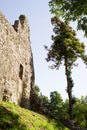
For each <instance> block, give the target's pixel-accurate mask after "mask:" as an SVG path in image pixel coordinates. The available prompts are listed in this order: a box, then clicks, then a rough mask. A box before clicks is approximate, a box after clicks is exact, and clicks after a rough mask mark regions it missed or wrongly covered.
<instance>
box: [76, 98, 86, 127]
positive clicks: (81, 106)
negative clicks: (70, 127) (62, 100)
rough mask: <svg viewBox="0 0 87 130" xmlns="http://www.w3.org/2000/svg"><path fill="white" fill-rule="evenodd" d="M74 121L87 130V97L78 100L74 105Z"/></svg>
mask: <svg viewBox="0 0 87 130" xmlns="http://www.w3.org/2000/svg"><path fill="white" fill-rule="evenodd" d="M74 119H75V122H76V124H77V125H79V126H80V127H82V128H87V96H86V97H83V96H82V97H81V98H80V99H77V101H76V103H75V104H74Z"/></svg>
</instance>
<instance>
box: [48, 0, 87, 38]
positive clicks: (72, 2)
mask: <svg viewBox="0 0 87 130" xmlns="http://www.w3.org/2000/svg"><path fill="white" fill-rule="evenodd" d="M49 6H50V8H51V9H50V11H51V13H54V14H56V15H57V16H58V17H60V16H62V17H63V18H64V19H65V20H68V21H71V20H73V21H76V20H77V23H78V26H77V28H78V29H79V30H83V31H84V33H85V36H87V0H51V1H50V2H49Z"/></svg>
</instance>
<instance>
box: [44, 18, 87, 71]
mask: <svg viewBox="0 0 87 130" xmlns="http://www.w3.org/2000/svg"><path fill="white" fill-rule="evenodd" d="M51 22H52V24H53V26H54V29H53V31H54V33H55V35H52V41H53V44H52V45H51V47H50V48H48V47H47V46H45V48H46V49H47V51H48V54H47V58H46V60H47V61H53V62H54V65H52V66H51V67H52V68H57V69H58V68H59V67H60V65H61V64H62V61H64V60H65V58H67V64H68V66H70V67H71V66H73V65H74V63H75V61H76V60H77V58H78V57H80V58H83V57H84V56H85V55H84V53H85V50H84V49H85V46H84V44H83V43H81V42H80V41H79V39H78V38H76V33H75V31H74V30H73V29H72V28H71V27H70V26H69V25H68V23H64V22H62V21H61V20H60V19H59V18H57V17H53V18H52V19H51Z"/></svg>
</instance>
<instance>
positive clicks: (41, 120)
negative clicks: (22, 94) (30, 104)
mask: <svg viewBox="0 0 87 130" xmlns="http://www.w3.org/2000/svg"><path fill="white" fill-rule="evenodd" d="M0 130H67V129H65V128H64V127H63V126H62V125H61V124H60V123H59V122H55V121H54V120H52V119H48V118H46V117H45V116H43V115H40V114H38V113H35V112H33V111H30V110H27V109H24V108H21V107H19V106H17V105H14V104H12V103H8V102H2V101H0Z"/></svg>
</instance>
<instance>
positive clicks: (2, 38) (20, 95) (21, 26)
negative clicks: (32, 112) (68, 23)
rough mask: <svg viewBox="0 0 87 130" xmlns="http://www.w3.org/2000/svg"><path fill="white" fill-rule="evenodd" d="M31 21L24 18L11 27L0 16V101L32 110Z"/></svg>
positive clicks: (2, 16)
mask: <svg viewBox="0 0 87 130" xmlns="http://www.w3.org/2000/svg"><path fill="white" fill-rule="evenodd" d="M29 32H30V31H29V26H28V21H27V19H26V17H25V16H24V15H20V17H19V20H16V21H15V22H14V25H13V26H12V25H11V24H10V23H9V22H8V21H7V19H6V18H5V16H4V15H3V14H2V13H1V12H0V100H5V101H9V102H12V103H15V104H18V105H20V106H22V107H24V108H29V107H30V92H31V89H32V87H33V85H34V67H33V58H32V51H31V45H30V34H29Z"/></svg>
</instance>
